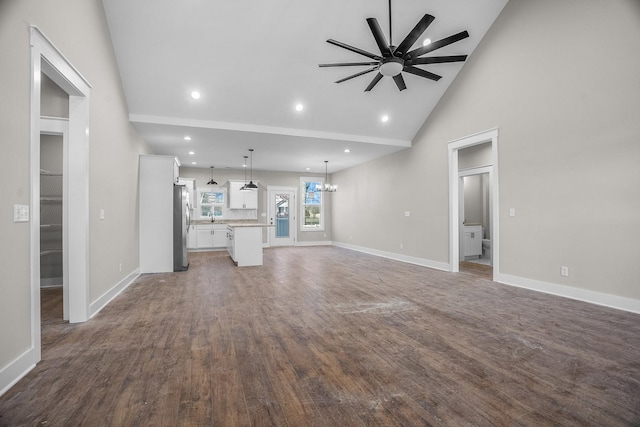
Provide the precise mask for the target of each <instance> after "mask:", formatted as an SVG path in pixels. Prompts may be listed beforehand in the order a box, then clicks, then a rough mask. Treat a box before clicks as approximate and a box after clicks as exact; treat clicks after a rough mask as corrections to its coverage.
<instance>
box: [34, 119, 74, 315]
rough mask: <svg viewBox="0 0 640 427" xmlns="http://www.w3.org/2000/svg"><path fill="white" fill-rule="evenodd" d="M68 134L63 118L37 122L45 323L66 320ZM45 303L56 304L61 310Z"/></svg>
mask: <svg viewBox="0 0 640 427" xmlns="http://www.w3.org/2000/svg"><path fill="white" fill-rule="evenodd" d="M68 131H69V126H68V120H67V119H65V118H42V119H41V120H40V154H41V155H40V288H41V299H40V305H41V307H44V306H45V305H46V306H48V307H49V308H48V309H47V310H46V313H47V314H48V317H49V319H47V320H53V319H52V318H53V317H55V318H58V317H60V318H61V319H62V320H65V321H68V320H69V277H68V274H69V273H68V267H69V258H68V254H67V252H66V251H65V248H66V246H67V245H68V242H67V240H68V239H67V237H68V233H67V232H66V229H65V226H64V225H65V223H66V221H65V218H66V216H67V215H68V213H67V212H66V211H65V209H64V206H65V203H64V198H65V196H66V194H65V192H64V187H65V181H66V177H65V175H64V162H63V157H64V146H65V145H66V144H68ZM45 297H47V298H45ZM45 299H53V300H55V301H59V302H60V305H61V307H57V304H52V303H51V301H45ZM58 308H60V310H59V312H58ZM41 321H45V319H41Z"/></svg>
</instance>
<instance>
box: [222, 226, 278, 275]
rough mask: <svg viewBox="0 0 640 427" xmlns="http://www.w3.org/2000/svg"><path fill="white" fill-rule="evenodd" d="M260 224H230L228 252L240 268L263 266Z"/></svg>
mask: <svg viewBox="0 0 640 427" xmlns="http://www.w3.org/2000/svg"><path fill="white" fill-rule="evenodd" d="M264 227H273V226H272V225H269V224H262V223H259V222H228V223H227V251H228V252H229V255H230V256H231V259H232V260H233V262H235V263H236V265H237V266H238V267H246V266H251V265H262V229H263V228H264Z"/></svg>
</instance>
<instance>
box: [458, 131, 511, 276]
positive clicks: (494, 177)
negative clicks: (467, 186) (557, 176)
mask: <svg viewBox="0 0 640 427" xmlns="http://www.w3.org/2000/svg"><path fill="white" fill-rule="evenodd" d="M485 142H491V167H490V168H491V170H490V172H489V174H490V176H491V178H490V181H491V190H490V193H491V207H490V216H491V252H492V264H493V275H494V277H495V276H496V275H497V274H499V273H500V210H499V201H500V197H499V193H498V188H499V185H498V182H499V179H498V128H493V129H489V130H486V131H483V132H478V133H475V134H472V135H469V136H465V137H463V138H458V139H454V140H452V141H450V142H449V143H448V144H447V152H448V157H449V268H448V271H451V272H452V273H457V272H458V271H459V269H460V266H459V262H460V227H459V224H460V196H461V195H460V189H459V180H460V171H459V170H458V151H459V150H460V149H462V148H467V147H472V146H474V145H479V144H484V143H485Z"/></svg>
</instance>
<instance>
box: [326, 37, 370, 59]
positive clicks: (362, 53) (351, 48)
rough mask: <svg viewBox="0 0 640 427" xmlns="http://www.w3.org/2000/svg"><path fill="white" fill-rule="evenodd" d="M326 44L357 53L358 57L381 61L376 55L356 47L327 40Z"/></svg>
mask: <svg viewBox="0 0 640 427" xmlns="http://www.w3.org/2000/svg"><path fill="white" fill-rule="evenodd" d="M327 43H329V44H332V45H334V46H338V47H341V48H343V49H347V50H350V51H351V52H355V53H359V54H360V55H364V56H366V57H367V58H371V59H375V60H376V61H379V60H381V59H382V57H380V56H378V55H374V54H373V53H371V52H367V51H366V50H362V49H358V48H357V47H353V46H350V45H348V44H345V43H342V42H339V41H337V40H333V39H329V40H327Z"/></svg>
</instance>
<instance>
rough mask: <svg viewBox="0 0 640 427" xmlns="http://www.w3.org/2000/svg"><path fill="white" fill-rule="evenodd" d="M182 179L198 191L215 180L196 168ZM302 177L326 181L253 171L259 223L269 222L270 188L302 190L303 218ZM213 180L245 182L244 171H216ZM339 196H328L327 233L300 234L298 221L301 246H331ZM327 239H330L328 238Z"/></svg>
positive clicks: (187, 169) (186, 171) (183, 170)
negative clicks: (192, 180)
mask: <svg viewBox="0 0 640 427" xmlns="http://www.w3.org/2000/svg"><path fill="white" fill-rule="evenodd" d="M180 176H181V177H183V178H195V180H196V187H206V186H207V182H208V181H209V180H210V179H211V169H210V168H207V169H205V168H193V167H186V166H181V167H180ZM301 176H311V177H313V176H315V177H320V178H324V174H314V173H308V174H304V175H301V174H298V173H292V172H271V171H260V170H254V171H253V181H254V182H256V181H257V182H258V187H259V188H258V191H259V193H258V221H260V222H266V221H265V218H263V217H262V213H263V212H266V209H267V207H266V201H265V191H266V189H267V186H269V185H275V186H282V187H293V188H295V189H297V190H298V193H297V200H298V203H297V204H298V206H297V208H298V212H297V213H296V214H297V215H298V218H299V215H300V191H299V189H300V177H301ZM213 178H214V180H215V181H216V182H217V183H218V184H219V185H224V184H226V183H227V181H229V180H239V181H242V180H244V169H242V170H240V169H215V168H214V170H213ZM331 179H332V177H331V175H329V181H330V182H331ZM335 194H337V193H331V194H325V199H324V201H325V215H326V218H325V229H324V231H300V230H299V228H300V221H298V232H297V233H298V242H301V243H302V242H330V241H331V238H332V221H331V207H332V199H333V196H334V195H335ZM325 235H326V236H325Z"/></svg>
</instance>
